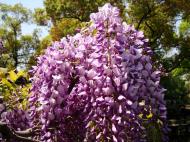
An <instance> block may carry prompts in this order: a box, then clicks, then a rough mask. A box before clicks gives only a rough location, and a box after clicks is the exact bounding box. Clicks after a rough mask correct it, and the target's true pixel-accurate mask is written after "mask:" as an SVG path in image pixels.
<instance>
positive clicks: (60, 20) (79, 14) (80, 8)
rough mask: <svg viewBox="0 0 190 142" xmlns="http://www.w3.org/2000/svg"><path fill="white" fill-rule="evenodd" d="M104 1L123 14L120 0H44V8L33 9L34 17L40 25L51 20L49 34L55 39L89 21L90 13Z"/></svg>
mask: <svg viewBox="0 0 190 142" xmlns="http://www.w3.org/2000/svg"><path fill="white" fill-rule="evenodd" d="M105 3H111V4H112V5H114V6H117V7H119V8H120V11H121V13H122V16H124V15H125V14H124V8H125V6H124V3H123V1H122V0H117V1H115V0H95V1H93V2H92V1H90V0H77V1H73V0H55V1H52V0H45V1H44V6H45V9H39V8H38V9H35V14H34V17H35V19H36V22H37V23H38V24H40V25H47V23H48V22H47V20H51V23H52V27H51V30H50V35H51V36H52V40H53V41H55V40H59V39H61V38H62V37H64V36H66V35H67V34H70V35H73V34H74V33H76V29H78V28H81V27H82V26H83V24H84V22H87V21H89V15H90V13H92V12H96V11H97V10H98V7H100V6H102V5H104V4H105ZM40 17H43V18H40ZM44 17H45V18H44Z"/></svg>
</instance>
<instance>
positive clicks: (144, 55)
mask: <svg viewBox="0 0 190 142" xmlns="http://www.w3.org/2000/svg"><path fill="white" fill-rule="evenodd" d="M90 19H91V20H90V22H89V25H88V27H86V28H84V29H82V30H81V31H80V33H77V34H76V35H75V36H68V37H65V38H63V39H62V40H61V41H60V42H55V43H54V44H53V45H52V46H51V47H49V48H48V49H47V50H46V52H45V54H44V55H42V56H40V57H39V58H38V64H37V66H36V67H34V69H33V74H34V76H33V78H32V89H31V94H32V95H31V97H30V99H29V101H30V115H31V117H32V123H33V125H36V124H38V126H40V130H41V132H40V136H39V138H40V140H41V141H44V142H55V141H56V142H78V141H79V142H82V141H85V142H94V141H105V142H130V141H135V142H136V141H146V139H147V135H146V133H147V130H146V127H144V124H145V123H150V122H155V123H158V122H160V127H161V129H162V130H163V134H164V133H166V131H167V127H166V125H165V120H166V107H165V102H164V89H163V88H162V87H161V86H160V85H159V81H160V71H158V70H156V69H154V67H153V66H152V61H151V55H152V51H151V50H150V48H149V47H148V40H147V39H145V38H144V35H143V32H141V31H136V30H135V29H134V27H133V26H130V25H127V24H126V23H125V22H122V19H121V18H120V17H119V9H117V8H116V7H112V6H111V5H110V4H106V5H104V6H103V7H101V8H99V11H98V12H97V13H92V14H91V15H90ZM163 136H164V135H163ZM163 141H167V139H166V138H165V137H163Z"/></svg>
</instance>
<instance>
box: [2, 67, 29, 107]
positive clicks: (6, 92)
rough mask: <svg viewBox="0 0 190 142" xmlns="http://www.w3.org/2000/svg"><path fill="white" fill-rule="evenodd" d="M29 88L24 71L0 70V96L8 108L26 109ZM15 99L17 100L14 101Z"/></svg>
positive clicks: (27, 78) (27, 77)
mask: <svg viewBox="0 0 190 142" xmlns="http://www.w3.org/2000/svg"><path fill="white" fill-rule="evenodd" d="M29 88H30V83H29V76H28V75H27V73H26V72H24V71H19V72H16V71H14V70H11V71H9V72H7V71H5V70H4V71H3V69H2V68H1V70H0V94H1V95H2V96H3V99H4V101H5V102H6V104H7V107H8V108H14V107H15V106H17V107H19V108H20V107H22V108H25V109H26V108H27V102H28V101H27V98H28V92H29ZM15 98H19V99H18V100H15Z"/></svg>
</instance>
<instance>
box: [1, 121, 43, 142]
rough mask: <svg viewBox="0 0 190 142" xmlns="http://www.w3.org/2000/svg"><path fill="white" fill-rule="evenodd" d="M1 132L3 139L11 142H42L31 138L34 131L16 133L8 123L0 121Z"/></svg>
mask: <svg viewBox="0 0 190 142" xmlns="http://www.w3.org/2000/svg"><path fill="white" fill-rule="evenodd" d="M0 132H1V134H2V136H3V138H5V139H7V140H10V138H14V139H15V140H18V141H23V142H40V141H38V140H35V139H32V138H30V137H29V136H32V134H33V130H32V129H27V130H24V131H15V130H13V129H11V128H10V127H9V126H8V125H7V123H5V122H2V121H0Z"/></svg>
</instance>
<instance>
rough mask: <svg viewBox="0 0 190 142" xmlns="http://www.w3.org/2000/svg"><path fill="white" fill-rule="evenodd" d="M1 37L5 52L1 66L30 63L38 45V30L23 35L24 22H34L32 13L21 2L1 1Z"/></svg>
mask: <svg viewBox="0 0 190 142" xmlns="http://www.w3.org/2000/svg"><path fill="white" fill-rule="evenodd" d="M0 18H1V23H0V38H1V39H2V40H3V43H4V47H5V49H6V50H5V52H4V53H3V55H2V60H1V62H0V63H1V64H0V66H1V67H6V68H9V69H13V68H17V67H18V66H20V65H24V66H25V65H26V64H28V59H29V58H30V56H31V55H32V52H33V51H34V49H36V48H37V47H38V45H39V44H38V43H39V38H38V35H37V31H34V32H33V34H32V35H23V34H22V31H21V26H22V24H23V23H31V22H32V20H31V19H32V13H31V11H30V10H29V9H27V8H25V7H23V6H22V5H21V4H15V5H7V4H3V3H0Z"/></svg>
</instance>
